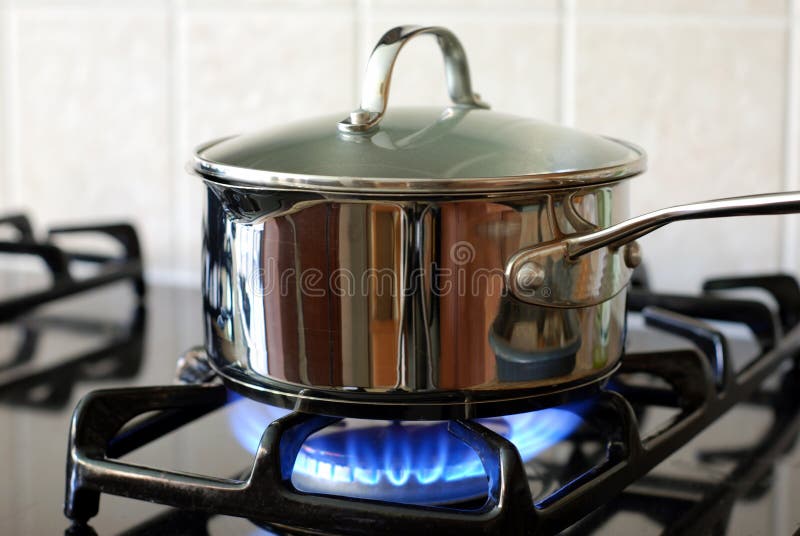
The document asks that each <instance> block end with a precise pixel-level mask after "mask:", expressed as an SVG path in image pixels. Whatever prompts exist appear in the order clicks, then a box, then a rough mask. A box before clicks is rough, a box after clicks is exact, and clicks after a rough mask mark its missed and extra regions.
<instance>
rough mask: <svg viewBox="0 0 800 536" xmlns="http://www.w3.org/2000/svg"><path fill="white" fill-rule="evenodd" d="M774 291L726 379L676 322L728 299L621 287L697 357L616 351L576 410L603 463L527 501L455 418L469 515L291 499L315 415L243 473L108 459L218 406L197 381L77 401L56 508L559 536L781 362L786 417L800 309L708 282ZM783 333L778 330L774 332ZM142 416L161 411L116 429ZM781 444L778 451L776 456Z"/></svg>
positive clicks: (702, 331)
mask: <svg viewBox="0 0 800 536" xmlns="http://www.w3.org/2000/svg"><path fill="white" fill-rule="evenodd" d="M776 282H780V285H779V286H780V294H782V296H780V297H779V296H776V301H777V302H778V304H779V305H780V306H781V313H780V318H781V320H782V322H780V323H779V322H777V321H776V320H775V319H774V317H773V315H772V313H771V312H770V311H769V309H768V308H766V307H764V308H763V309H761V308H756V307H750V308H749V309H747V310H748V311H750V312H749V313H747V315H746V318H744V319H741V320H742V321H743V322H744V323H745V324H746V325H748V326H750V327H751V329H752V330H753V331H754V333H756V335H757V338H758V341H759V343H760V344H761V346H762V350H763V353H761V354H760V355H759V356H758V357H756V358H754V359H753V360H752V361H751V362H750V363H749V364H748V365H746V366H745V367H744V368H742V369H741V370H740V371H738V372H734V371H733V370H732V364H731V360H730V357H729V355H728V353H727V342H726V341H725V338H724V336H723V335H722V334H721V333H719V332H718V331H716V330H715V329H713V328H712V327H711V326H709V325H707V324H705V323H703V322H701V321H699V320H697V319H695V318H692V317H689V316H686V315H685V314H682V313H684V312H691V311H693V310H695V309H698V308H699V309H702V310H703V311H705V312H706V314H705V315H704V316H705V317H707V318H708V317H711V318H719V317H720V316H722V315H726V316H725V317H726V318H730V317H732V316H737V315H739V314H740V313H734V312H732V311H730V310H729V311H728V312H727V313H722V312H719V310H721V309H725V308H726V307H727V306H728V305H730V304H733V305H734V307H737V306H738V305H740V303H739V302H740V300H736V301H731V300H724V299H722V298H717V297H700V298H688V297H676V296H671V297H667V298H670V299H672V300H673V302H674V303H672V304H671V305H670V306H671V307H672V309H673V310H672V311H666V310H664V309H660V308H658V307H653V305H654V304H655V305H664V303H663V300H664V299H665V297H664V296H663V295H658V294H652V293H650V292H648V291H646V290H638V291H636V292H632V298H631V301H632V302H633V303H632V307H633V308H641V310H642V312H643V314H644V317H645V319H646V321H647V322H648V324H650V325H653V326H657V327H660V328H662V329H666V330H669V331H671V332H673V333H677V334H682V335H684V336H689V337H690V338H691V339H692V340H694V341H696V342H697V343H698V347H699V348H700V350H701V351H693V350H683V351H665V352H650V353H645V354H634V355H626V356H625V357H624V359H623V360H622V367H621V370H620V373H619V374H617V375H615V376H614V377H613V378H612V379H611V381H610V382H609V385H608V386H606V387H604V388H603V389H601V390H599V391H598V392H595V393H589V394H587V397H586V399H587V400H588V401H590V402H591V403H590V404H586V406H588V413H582V414H581V418H582V419H583V420H584V422H586V423H588V424H589V425H591V426H592V427H593V428H594V429H596V430H599V431H600V432H601V433H602V434H603V437H602V439H603V440H604V442H605V445H606V448H605V451H606V456H605V460H604V461H602V462H600V463H599V464H597V465H595V466H594V467H592V468H591V469H589V470H587V471H585V472H583V473H582V474H581V475H580V476H578V477H577V478H575V479H573V480H571V481H569V482H568V483H567V484H566V485H564V486H563V487H561V488H560V489H558V490H557V491H556V492H554V493H551V494H550V495H548V496H547V497H545V498H544V499H541V500H539V501H537V502H536V503H534V501H533V498H532V495H531V491H530V488H529V485H528V481H527V477H526V474H525V468H524V465H523V463H522V460H521V459H520V457H519V454H518V453H517V451H516V449H515V448H514V446H513V445H512V444H511V443H510V442H508V441H507V440H506V439H504V438H503V437H501V436H499V435H497V434H495V433H494V432H492V431H491V430H489V429H488V428H486V427H484V426H482V425H480V424H477V423H475V422H471V421H464V420H455V421H451V422H450V425H449V431H450V433H452V434H453V435H454V436H455V437H457V438H459V439H460V440H461V441H464V442H465V443H466V444H467V445H469V446H470V447H471V448H473V449H474V450H475V451H476V453H477V454H478V455H479V456H480V458H481V461H482V462H483V466H484V469H485V471H486V474H487V476H488V489H487V499H486V502H485V503H484V504H483V505H482V506H480V507H477V508H471V509H470V508H461V507H452V508H451V507H431V506H413V505H399V504H392V503H385V502H377V501H369V500H354V499H348V498H341V497H334V496H319V495H310V494H303V493H300V492H298V491H297V490H295V489H294V488H293V486H292V484H291V480H290V478H291V471H292V467H293V465H294V460H295V457H296V456H297V453H298V451H299V449H300V447H301V445H302V443H303V442H304V441H305V440H306V438H308V437H309V435H311V434H312V433H314V432H315V431H317V430H320V429H321V428H323V427H325V426H327V425H329V424H331V423H333V422H335V421H336V420H337V419H336V418H332V417H325V416H319V415H310V414H302V413H293V414H290V415H287V416H286V417H284V418H281V419H279V420H277V421H275V422H273V423H272V424H271V425H270V426H269V427H268V428H267V430H266V432H265V433H264V435H263V437H262V439H261V443H260V446H259V450H258V453H257V455H256V457H255V461H254V463H253V466H252V468H251V469H250V470H249V471H248V472H247V473H246V474H245V475H244V476H243V477H242V478H236V479H222V478H213V477H204V476H197V475H192V474H188V473H180V472H171V471H161V470H154V469H149V468H146V467H141V466H137V465H134V464H129V463H125V462H122V461H119V460H117V459H116V458H118V457H120V456H122V455H124V454H126V453H128V452H130V451H131V450H133V449H135V448H137V447H139V446H141V445H143V444H146V443H147V442H149V441H152V440H153V439H155V438H157V437H160V436H162V435H164V434H166V433H168V432H170V431H171V430H174V429H175V428H177V427H179V426H181V425H182V424H185V423H187V422H190V421H191V420H193V419H195V418H197V417H199V416H200V415H203V414H206V413H208V412H210V411H213V410H214V409H217V408H219V407H221V406H223V405H225V404H226V403H227V402H228V401H229V396H228V391H227V390H226V389H225V388H224V387H223V386H221V385H209V384H207V385H179V386H170V387H148V388H131V389H116V390H106V391H96V392H94V393H91V394H90V395H88V396H87V397H86V398H84V400H83V401H82V402H81V403H80V404H79V406H78V408H77V409H76V411H75V416H74V418H73V422H72V429H71V433H70V450H69V455H68V463H67V490H66V492H67V493H66V504H65V513H66V515H67V516H68V517H69V518H71V519H73V520H74V521H75V522H76V527H81V526H84V527H85V525H83V524H84V523H85V522H86V521H87V520H88V519H89V518H91V517H92V516H94V515H95V514H97V512H98V508H99V498H100V493H110V494H114V495H120V496H124V497H129V498H135V499H141V500H147V501H152V502H157V503H162V504H167V505H171V506H174V507H178V508H181V509H184V510H194V511H201V512H209V513H213V514H220V515H232V516H238V517H244V518H247V519H250V520H252V521H253V522H255V523H257V524H260V525H264V526H270V527H276V528H278V529H285V530H290V531H292V532H310V533H326V532H331V531H335V532H337V533H340V534H374V533H375V532H376V531H379V532H381V533H384V534H407V533H409V532H412V531H426V530H428V529H429V528H430V527H432V526H435V527H436V530H437V532H440V533H442V534H486V533H497V534H507V533H514V534H518V533H529V534H532V533H537V534H540V533H542V534H552V533H556V532H558V531H560V530H563V529H565V528H567V527H569V526H570V525H573V524H575V523H576V522H577V521H578V520H580V519H581V518H583V517H585V516H586V515H588V514H590V513H592V512H594V511H597V510H598V509H599V508H601V507H603V506H604V505H606V504H607V503H608V502H609V501H610V500H611V499H612V498H613V497H615V496H618V495H620V494H621V493H622V492H623V491H624V490H625V488H626V487H627V486H628V485H630V484H632V483H634V482H637V481H639V480H640V479H642V477H644V476H645V475H647V473H648V472H649V471H650V470H651V469H652V468H654V467H655V466H656V465H658V464H659V463H660V462H662V461H663V460H664V459H666V458H667V457H668V456H669V455H671V454H672V453H674V452H675V451H676V450H678V449H679V448H680V447H682V446H683V445H685V444H686V443H687V442H688V441H689V440H691V439H692V438H693V437H695V436H696V435H697V434H699V433H700V432H701V431H703V430H704V429H705V428H706V427H707V426H708V425H709V424H711V423H713V422H714V421H715V420H716V419H717V418H718V417H719V416H721V415H722V414H723V413H725V412H726V411H727V410H729V409H730V408H731V407H732V406H734V405H735V404H737V403H739V402H744V401H746V400H748V399H749V398H750V397H751V396H753V394H754V393H755V392H756V391H757V389H758V387H759V386H760V385H761V384H762V383H763V382H764V381H765V379H766V378H767V377H768V376H770V375H771V374H772V373H773V372H774V371H776V369H777V367H778V366H779V365H781V364H782V363H784V362H787V361H788V360H790V359H792V360H793V361H794V369H793V370H791V371H790V372H788V373H787V374H786V375H785V377H784V388H783V391H785V392H786V393H788V395H789V396H792V397H793V398H792V400H791V401H790V402H789V403H788V404H786V405H785V406H784V407H785V409H784V413H783V414H782V418H784V419H794V416H795V413H796V412H797V408H798V404H797V393H798V392H800V391H798V387H800V381H798V376H800V375H799V374H798V371H797V368H798V359H799V358H798V356H799V355H800V327H795V326H793V321H792V319H793V318H796V312H797V309H795V312H794V313H792V311H789V310H786V308H787V307H790V306H793V304H797V303H800V288H798V286H797V283H796V282H794V281H793V280H791V279H787V278H785V277H784V276H769V277H765V278H758V279H747V280H744V281H742V280H731V279H726V280H716V282H713V284H714V285H717V286H718V288H720V287H723V286H725V287H727V288H731V287H741V286H758V287H761V288H763V289H766V290H767V291H770V292H773V293H776V291H775V290H774V285H773V286H772V287H771V285H772V284H773V283H776ZM790 282H791V283H790ZM784 294H785V295H784ZM679 298H686V300H688V301H685V302H681V300H680V299H679ZM698 300H699V301H698ZM748 303H755V302H748ZM675 310H677V312H676V311H675ZM715 311H716V312H715ZM754 311H757V312H754ZM765 311H766V313H765ZM793 315H795V316H793ZM784 329H786V330H788V333H787V334H786V335H785V336H781V332H782V331H783V330H784ZM195 357H196V356H195ZM200 363H201V362H200ZM628 373H646V374H649V375H652V376H655V377H658V378H661V379H662V380H664V381H665V382H666V384H667V385H668V386H669V387H650V386H648V387H643V386H640V385H634V384H632V383H629V381H628ZM198 377H200V378H202V377H204V375H203V374H200V375H199V376H198ZM632 404H633V405H632ZM642 404H646V405H657V406H665V407H672V408H676V409H677V410H678V412H677V414H676V415H675V416H674V417H672V418H671V419H670V420H669V421H668V422H667V423H666V425H664V426H661V427H660V428H659V429H658V430H657V431H656V432H653V433H652V434H650V435H648V436H647V437H644V438H641V437H640V433H639V429H638V426H637V419H636V414H635V411H634V406H639V405H642ZM153 411H158V412H159V413H156V414H155V415H153V416H150V417H148V418H147V419H145V420H140V421H137V422H136V424H134V425H130V426H127V427H126V426H125V425H126V423H128V422H129V421H131V420H132V419H134V418H135V417H137V416H139V415H142V414H144V413H149V412H153ZM786 415H789V417H786ZM783 422H784V423H785V422H787V421H786V420H784V421H783ZM792 422H794V421H792ZM786 441H788V440H783V441H782V442H781V444H779V445H778V446H777V447H776V448H783V447H784V446H785V444H786Z"/></svg>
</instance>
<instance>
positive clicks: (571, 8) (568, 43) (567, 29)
mask: <svg viewBox="0 0 800 536" xmlns="http://www.w3.org/2000/svg"><path fill="white" fill-rule="evenodd" d="M575 32H576V28H575V0H561V64H560V67H561V72H560V73H559V83H560V86H561V87H560V88H559V90H560V91H559V114H558V115H559V121H560V122H561V123H562V124H564V125H567V126H572V125H574V124H575V62H576V58H575V46H576V44H575Z"/></svg>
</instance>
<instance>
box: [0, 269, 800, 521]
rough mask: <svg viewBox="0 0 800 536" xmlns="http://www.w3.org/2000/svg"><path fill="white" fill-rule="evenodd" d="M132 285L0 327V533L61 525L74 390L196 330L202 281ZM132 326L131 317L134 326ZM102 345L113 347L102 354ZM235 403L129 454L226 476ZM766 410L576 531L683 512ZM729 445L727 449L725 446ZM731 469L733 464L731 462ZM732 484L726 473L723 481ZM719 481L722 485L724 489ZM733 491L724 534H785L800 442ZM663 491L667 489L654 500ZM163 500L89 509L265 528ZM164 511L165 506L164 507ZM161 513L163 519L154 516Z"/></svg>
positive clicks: (754, 433)
mask: <svg viewBox="0 0 800 536" xmlns="http://www.w3.org/2000/svg"><path fill="white" fill-rule="evenodd" d="M33 284H35V283H31V282H30V280H29V279H28V278H27V276H23V275H20V274H18V273H0V299H2V297H3V296H4V295H5V294H7V293H9V292H10V289H13V290H14V292H18V291H19V290H20V289H21V288H24V287H26V286H30V285H33ZM137 302H138V300H137V299H136V297H135V296H134V294H133V292H132V291H131V290H130V288H129V285H127V284H124V283H121V284H118V285H115V286H111V287H107V288H103V289H98V290H94V291H92V292H90V293H87V294H85V295H82V296H78V297H72V298H68V299H64V300H62V301H60V302H57V303H54V304H51V305H48V306H45V307H41V308H39V309H37V310H36V311H35V312H34V313H32V314H29V315H27V316H25V317H22V318H18V319H15V320H13V321H10V322H6V323H4V324H0V430H2V432H0V460H2V462H0V463H2V464H3V465H4V468H3V471H2V473H0V474H2V475H3V477H4V478H2V481H1V482H0V534H55V533H62V532H64V531H65V530H67V529H68V528H69V522H68V520H67V519H66V518H65V517H64V516H63V513H62V508H63V501H64V478H65V476H64V475H65V457H66V450H67V433H68V429H69V419H70V415H71V413H72V410H73V408H74V407H75V405H76V404H77V402H78V401H79V399H80V398H81V397H82V396H83V395H85V394H86V393H88V392H89V391H92V390H94V389H100V388H108V387H124V386H135V385H159V384H168V383H171V382H172V381H173V377H174V371H175V363H176V359H177V357H178V356H179V355H180V353H181V352H183V351H184V350H186V349H188V348H190V347H191V346H194V345H197V344H198V343H200V342H201V341H202V331H201V316H200V315H201V305H200V296H199V292H198V291H196V290H192V289H186V288H172V287H157V286H153V287H150V288H149V289H148V293H147V296H146V300H145V306H144V308H142V309H140V308H139V307H138V304H137ZM139 323H141V325H139ZM721 327H722V328H723V329H725V330H726V333H727V334H728V336H729V340H730V341H732V342H733V344H732V345H731V346H732V354H733V356H734V357H735V358H736V360H739V361H744V360H747V359H748V358H749V357H751V356H752V355H753V354H754V353H755V352H756V345H755V343H754V342H753V341H752V340H751V338H750V336H749V335H748V334H747V332H746V330H744V329H742V328H741V327H740V326H733V325H722V326H721ZM628 346H629V350H636V351H641V350H644V349H647V350H649V349H664V348H677V347H688V343H686V342H685V341H683V340H681V339H678V338H676V337H673V336H670V335H666V334H663V333H660V332H657V331H654V330H652V329H651V328H647V327H645V326H644V325H643V322H642V321H641V319H640V318H639V317H638V316H637V315H633V316H632V317H631V319H630V334H629V341H628ZM107 349H110V350H109V351H106V350H107ZM246 403H249V402H248V401H244V402H235V403H233V404H231V405H229V406H226V407H224V408H222V409H220V410H218V411H215V412H213V413H211V414H209V415H207V416H205V417H203V418H201V419H199V420H197V421H195V422H192V423H190V424H189V425H187V426H185V427H183V428H181V429H179V430H177V431H176V432H174V433H171V434H168V435H166V436H165V437H163V438H161V439H158V440H157V441H155V442H153V443H152V444H149V445H146V446H144V447H142V448H140V449H138V450H136V451H134V452H133V453H132V454H130V455H128V456H126V457H125V459H126V460H128V461H132V462H135V463H139V464H146V465H149V466H154V467H158V468H163V469H170V470H180V471H188V472H193V473H200V474H204V475H211V476H219V477H229V476H231V475H233V474H237V473H238V472H240V471H241V470H242V468H244V467H248V466H249V465H250V464H251V463H252V455H251V454H250V453H249V452H248V451H247V450H245V449H244V448H242V447H241V446H240V445H239V444H238V442H237V440H236V439H235V437H234V435H233V434H232V433H231V421H232V419H231V418H230V417H231V414H232V412H235V411H236V406H237V404H246ZM770 415H771V413H770V410H769V409H768V408H767V407H764V406H760V405H757V404H741V405H739V406H737V407H736V408H734V409H733V410H731V411H730V412H729V413H728V414H726V415H725V416H723V417H722V418H721V419H720V420H719V421H718V422H717V423H715V424H714V425H712V426H711V427H710V428H709V429H707V430H706V431H704V432H703V433H702V434H701V435H699V436H698V437H697V438H695V439H694V440H692V441H691V442H690V443H689V444H688V445H687V446H685V447H683V448H681V449H680V450H679V451H677V452H676V453H675V454H673V455H672V456H671V457H669V458H668V459H667V460H666V461H665V462H663V463H661V464H660V465H659V466H658V467H657V468H656V469H654V470H653V471H652V472H651V473H650V474H649V475H648V477H647V478H646V479H644V480H642V481H641V482H639V483H637V484H634V485H633V486H630V487H629V489H628V491H629V493H627V494H623V495H622V496H621V497H620V498H618V499H615V500H613V501H611V502H610V503H609V506H608V507H607V508H606V509H605V510H604V511H603V512H602V515H595V516H592V517H591V518H590V519H588V520H586V521H585V522H584V523H582V524H581V525H580V526H578V527H576V528H574V529H572V530H571V531H569V532H572V533H581V534H582V533H597V534H637V535H638V534H661V533H662V532H663V531H664V528H665V527H664V525H663V520H664V518H670V517H674V516H679V515H680V513H681V512H680V509H678V511H677V512H676V511H675V500H674V499H675V497H676V496H677V497H685V498H686V505H687V506H686V509H687V510H689V509H690V508H691V505H692V504H697V503H698V502H699V501H701V500H702V499H703V497H704V496H708V495H709V494H710V493H718V492H720V487H719V484H720V483H722V482H724V481H725V480H726V477H727V476H728V475H729V474H730V473H731V472H732V471H735V470H737V460H740V459H742V453H744V452H747V450H748V449H752V448H753V445H755V444H757V443H758V442H759V441H761V440H762V439H763V435H764V433H765V432H766V430H767V428H768V427H769V424H770ZM668 417H669V412H668V411H667V410H664V411H663V412H661V411H660V410H649V411H648V413H647V414H646V415H645V416H644V417H642V421H641V423H640V424H641V427H642V428H643V429H644V431H647V430H649V429H650V430H652V429H655V428H656V427H657V426H658V425H659V424H660V423H662V422H663V420H664V419H666V418H668ZM731 452H733V453H737V452H738V455H736V454H735V455H732V456H729V455H726V453H731ZM568 455H569V453H567V452H566V451H563V450H560V449H559V447H555V448H552V449H550V450H548V451H546V452H545V453H544V454H543V455H542V456H541V457H540V458H539V459H537V460H535V461H534V462H535V463H532V464H530V470H531V471H532V472H538V473H541V472H542V471H546V470H547V468H548V467H553V466H557V465H559V464H564V463H566V462H567V460H565V459H564V458H565V457H566V456H568ZM738 469H739V470H741V467H738ZM725 486H728V487H730V486H729V485H728V484H723V485H722V487H723V488H724V487H725ZM723 491H724V489H723ZM734 495H735V496H737V498H736V500H735V503H734V506H733V509H732V513H731V515H730V518H729V519H727V520H726V521H727V523H726V527H727V528H726V529H725V533H727V534H788V533H791V532H793V531H795V530H796V529H797V528H798V527H799V526H800V509H799V508H797V507H796V506H797V497H798V496H800V447H798V446H797V445H794V446H793V448H792V450H791V451H790V452H788V453H787V454H786V455H785V456H783V457H781V458H778V459H777V461H776V462H775V464H774V467H772V468H769V469H768V470H767V471H766V476H765V477H764V478H763V479H761V481H760V482H759V483H758V484H757V485H756V486H754V487H753V488H752V489H749V490H742V492H741V493H736V494H734ZM659 497H663V499H661V500H659ZM169 511H170V509H169V508H167V507H164V506H160V505H155V504H150V503H147V502H142V501H135V500H130V499H124V498H119V497H114V496H108V495H103V496H102V498H101V503H100V513H99V515H98V516H97V517H95V518H93V519H92V520H91V526H92V527H93V528H94V530H95V531H96V532H97V533H98V534H102V535H105V534H120V533H126V532H127V533H129V534H145V533H146V534H153V533H158V531H159V530H160V532H161V533H163V534H175V533H185V534H195V533H198V534H203V533H204V532H203V531H207V533H209V534H266V533H267V532H266V531H264V530H262V529H260V528H257V527H255V526H254V525H253V524H252V523H250V522H249V521H247V520H243V519H237V518H231V517H223V516H215V517H211V518H210V519H208V520H206V519H205V518H204V517H203V518H201V517H199V516H195V515H194V514H189V513H187V514H186V515H177V516H176V515H173V516H169V515H167V516H166V517H164V514H165V513H167V512H169ZM160 516H161V517H160ZM164 519H166V520H168V521H167V522H166V524H165V523H164V522H162V520H164Z"/></svg>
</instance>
